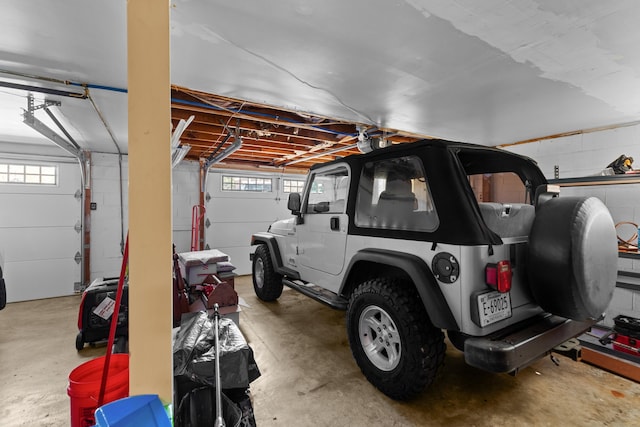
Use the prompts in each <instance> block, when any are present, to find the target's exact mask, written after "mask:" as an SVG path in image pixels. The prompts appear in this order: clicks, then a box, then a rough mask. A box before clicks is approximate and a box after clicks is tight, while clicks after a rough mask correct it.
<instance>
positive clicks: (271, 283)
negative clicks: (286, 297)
mask: <svg viewBox="0 0 640 427" xmlns="http://www.w3.org/2000/svg"><path fill="white" fill-rule="evenodd" d="M252 273H253V290H254V291H255V293H256V295H257V296H258V298H260V299H261V300H262V301H275V300H277V299H278V298H279V297H280V295H282V275H281V274H278V273H276V272H275V270H274V268H273V262H271V254H270V253H269V248H268V247H267V245H264V244H263V245H258V247H257V248H256V251H255V253H254V254H253V265H252Z"/></svg>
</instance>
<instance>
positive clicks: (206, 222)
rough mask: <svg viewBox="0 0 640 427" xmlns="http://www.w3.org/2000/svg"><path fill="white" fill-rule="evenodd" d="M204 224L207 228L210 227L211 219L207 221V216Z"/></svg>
mask: <svg viewBox="0 0 640 427" xmlns="http://www.w3.org/2000/svg"><path fill="white" fill-rule="evenodd" d="M204 226H205V227H207V228H209V227H211V221H209V218H207V220H206V221H205V222H204Z"/></svg>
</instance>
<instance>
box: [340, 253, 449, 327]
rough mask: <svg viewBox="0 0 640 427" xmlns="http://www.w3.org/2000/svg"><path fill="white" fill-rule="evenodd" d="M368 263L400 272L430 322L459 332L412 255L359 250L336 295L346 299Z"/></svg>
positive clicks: (420, 262) (431, 281)
mask: <svg viewBox="0 0 640 427" xmlns="http://www.w3.org/2000/svg"><path fill="white" fill-rule="evenodd" d="M371 263H374V264H377V265H379V266H388V267H393V268H396V269H399V270H402V271H403V272H404V273H405V274H406V275H407V276H408V277H409V279H411V281H412V282H413V285H414V286H415V288H416V290H417V291H418V294H419V295H420V299H421V300H422V303H423V305H424V307H425V309H426V311H427V315H428V316H429V319H430V320H431V323H433V325H434V326H436V327H438V328H441V329H448V330H458V329H459V327H458V323H457V322H456V319H455V317H454V316H453V313H452V312H451V310H450V309H449V305H448V304H447V301H446V299H445V297H444V295H443V293H442V291H441V290H440V287H439V286H438V283H437V281H436V279H435V277H433V273H432V272H431V269H430V268H429V266H428V265H427V264H426V263H425V262H424V260H422V259H421V258H419V257H418V256H416V255H413V254H408V253H404V252H398V251H392V250H386V249H374V248H370V249H362V250H360V251H358V252H357V253H356V254H355V255H354V256H353V257H352V258H351V260H350V261H349V265H348V267H347V270H346V274H345V276H344V279H343V282H342V285H341V287H340V292H339V293H340V294H341V295H344V296H347V297H348V296H349V294H350V293H351V291H352V289H353V285H354V284H355V283H354V282H355V281H357V277H358V276H359V275H360V274H361V271H362V270H361V269H362V268H363V267H364V266H366V265H367V264H369V265H370V264H371Z"/></svg>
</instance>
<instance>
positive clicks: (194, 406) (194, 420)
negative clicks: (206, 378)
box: [175, 386, 242, 427]
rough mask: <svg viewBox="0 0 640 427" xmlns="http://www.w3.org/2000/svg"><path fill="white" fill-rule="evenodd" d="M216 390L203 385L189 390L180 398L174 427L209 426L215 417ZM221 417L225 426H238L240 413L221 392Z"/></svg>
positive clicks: (240, 418) (240, 417) (212, 423)
mask: <svg viewBox="0 0 640 427" xmlns="http://www.w3.org/2000/svg"><path fill="white" fill-rule="evenodd" d="M216 416H217V414H216V390H215V389H214V388H213V387H209V386H205V387H199V388H195V389H193V390H191V391H190V392H188V393H187V394H185V395H184V397H183V398H182V399H181V400H180V404H179V405H178V411H177V413H176V418H175V422H176V427H211V426H213V425H214V421H215V419H216ZM222 419H224V422H225V424H226V426H227V427H240V426H242V424H240V422H241V420H242V413H241V412H240V409H239V408H238V407H237V406H236V404H235V403H233V402H232V401H231V400H230V399H229V398H228V397H227V396H225V394H224V393H222Z"/></svg>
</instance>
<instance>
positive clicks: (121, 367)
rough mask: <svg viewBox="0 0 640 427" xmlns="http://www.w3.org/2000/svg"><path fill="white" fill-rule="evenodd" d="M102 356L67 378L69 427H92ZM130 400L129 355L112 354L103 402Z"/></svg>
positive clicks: (102, 361) (75, 370)
mask: <svg viewBox="0 0 640 427" xmlns="http://www.w3.org/2000/svg"><path fill="white" fill-rule="evenodd" d="M104 361H105V356H102V357H98V358H96V359H93V360H90V361H88V362H85V363H83V364H82V365H80V366H78V367H77V368H75V369H74V370H73V371H71V373H70V374H69V387H68V388H67V394H68V395H69V397H70V398H71V427H89V426H93V425H94V424H95V419H94V413H95V411H96V409H97V408H98V395H99V394H100V383H101V382H102V371H103V370H104ZM127 396H129V355H128V354H112V355H111V361H110V366H109V374H108V378H107V385H106V388H105V392H104V402H102V403H103V404H105V403H109V402H113V401H114V400H118V399H122V398H123V397H127Z"/></svg>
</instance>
